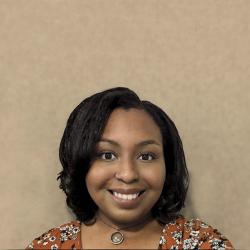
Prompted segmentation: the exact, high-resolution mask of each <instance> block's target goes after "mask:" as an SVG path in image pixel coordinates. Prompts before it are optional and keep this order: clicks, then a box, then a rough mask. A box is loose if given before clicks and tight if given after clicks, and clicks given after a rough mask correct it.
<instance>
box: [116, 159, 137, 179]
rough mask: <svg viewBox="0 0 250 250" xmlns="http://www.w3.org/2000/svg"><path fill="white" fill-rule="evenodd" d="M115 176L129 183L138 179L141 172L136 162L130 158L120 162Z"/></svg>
mask: <svg viewBox="0 0 250 250" xmlns="http://www.w3.org/2000/svg"><path fill="white" fill-rule="evenodd" d="M115 177H116V179H117V180H119V181H122V182H124V183H127V184H129V183H134V182H136V181H138V179H139V172H138V169H137V167H136V164H134V163H133V161H129V160H127V161H124V162H120V164H119V165H118V166H117V171H116V173H115Z"/></svg>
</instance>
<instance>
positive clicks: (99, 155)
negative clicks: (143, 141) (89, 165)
mask: <svg viewBox="0 0 250 250" xmlns="http://www.w3.org/2000/svg"><path fill="white" fill-rule="evenodd" d="M105 154H112V155H114V156H115V157H116V154H115V153H114V152H112V151H103V152H98V153H97V158H99V159H102V160H106V161H113V160H114V159H103V158H102V156H103V155H105ZM143 155H148V156H151V157H152V159H151V160H143V161H152V160H155V159H156V155H155V154H154V153H149V152H147V153H140V154H139V156H140V157H141V156H143Z"/></svg>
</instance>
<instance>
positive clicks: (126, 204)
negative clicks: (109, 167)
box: [108, 191, 145, 208]
mask: <svg viewBox="0 0 250 250" xmlns="http://www.w3.org/2000/svg"><path fill="white" fill-rule="evenodd" d="M108 192H109V191H108ZM144 193H145V191H144V192H143V193H142V194H141V195H139V196H137V197H136V198H135V199H133V200H125V199H121V198H119V197H116V196H114V195H113V194H112V193H111V192H109V194H110V195H111V197H112V199H113V200H114V201H115V202H116V203H117V204H118V205H119V207H121V208H134V207H136V206H137V205H138V204H139V203H140V201H141V200H142V199H143V196H144Z"/></svg>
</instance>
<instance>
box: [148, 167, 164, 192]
mask: <svg viewBox="0 0 250 250" xmlns="http://www.w3.org/2000/svg"><path fill="white" fill-rule="evenodd" d="M165 176H166V170H165V166H158V167H156V168H151V169H148V171H146V172H145V173H144V178H145V180H146V181H147V183H148V184H149V185H150V186H151V187H152V188H153V189H155V190H159V191H162V188H163V185H164V182H165Z"/></svg>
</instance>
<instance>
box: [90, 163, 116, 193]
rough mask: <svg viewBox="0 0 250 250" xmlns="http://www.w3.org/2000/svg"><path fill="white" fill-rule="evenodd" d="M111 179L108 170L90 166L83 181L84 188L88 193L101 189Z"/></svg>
mask: <svg viewBox="0 0 250 250" xmlns="http://www.w3.org/2000/svg"><path fill="white" fill-rule="evenodd" d="M111 177H112V173H111V172H110V171H108V169H106V168H98V167H95V166H91V168H90V169H89V172H88V173H87V176H86V179H85V181H86V186H87V188H88V190H89V191H91V190H98V189H101V188H103V187H105V185H106V184H107V182H108V180H109V179H110V178H111Z"/></svg>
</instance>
